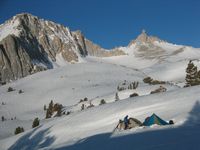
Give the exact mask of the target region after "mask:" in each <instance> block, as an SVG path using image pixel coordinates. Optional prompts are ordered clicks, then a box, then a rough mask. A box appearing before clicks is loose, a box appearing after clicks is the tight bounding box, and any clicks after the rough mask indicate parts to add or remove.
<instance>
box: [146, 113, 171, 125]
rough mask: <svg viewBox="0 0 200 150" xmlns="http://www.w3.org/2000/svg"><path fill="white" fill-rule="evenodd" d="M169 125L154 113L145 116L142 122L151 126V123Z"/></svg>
mask: <svg viewBox="0 0 200 150" xmlns="http://www.w3.org/2000/svg"><path fill="white" fill-rule="evenodd" d="M154 124H157V125H169V123H167V122H166V121H164V120H163V119H161V118H160V117H158V116H157V115H156V114H152V115H151V117H147V118H146V119H145V121H144V122H143V125H144V126H151V125H154Z"/></svg>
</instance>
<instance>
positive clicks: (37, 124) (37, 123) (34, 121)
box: [32, 118, 40, 128]
mask: <svg viewBox="0 0 200 150" xmlns="http://www.w3.org/2000/svg"><path fill="white" fill-rule="evenodd" d="M39 125H40V120H39V118H35V119H34V120H33V124H32V128H35V127H37V126H39Z"/></svg>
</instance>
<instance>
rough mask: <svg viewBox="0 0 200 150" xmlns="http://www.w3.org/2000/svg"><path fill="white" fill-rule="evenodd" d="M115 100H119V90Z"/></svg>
mask: <svg viewBox="0 0 200 150" xmlns="http://www.w3.org/2000/svg"><path fill="white" fill-rule="evenodd" d="M115 100H116V101H118V100H119V95H118V92H117V93H116V94H115Z"/></svg>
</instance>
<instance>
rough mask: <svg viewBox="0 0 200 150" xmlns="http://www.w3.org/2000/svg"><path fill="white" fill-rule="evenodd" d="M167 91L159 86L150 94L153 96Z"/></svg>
mask: <svg viewBox="0 0 200 150" xmlns="http://www.w3.org/2000/svg"><path fill="white" fill-rule="evenodd" d="M166 91H167V89H166V88H165V87H163V86H160V87H159V88H157V89H155V90H154V91H151V93H150V94H154V93H160V92H166Z"/></svg>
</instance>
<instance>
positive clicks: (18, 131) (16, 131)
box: [15, 127, 24, 135]
mask: <svg viewBox="0 0 200 150" xmlns="http://www.w3.org/2000/svg"><path fill="white" fill-rule="evenodd" d="M22 132H24V128H23V127H17V128H16V129H15V135H16V134H19V133H22Z"/></svg>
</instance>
